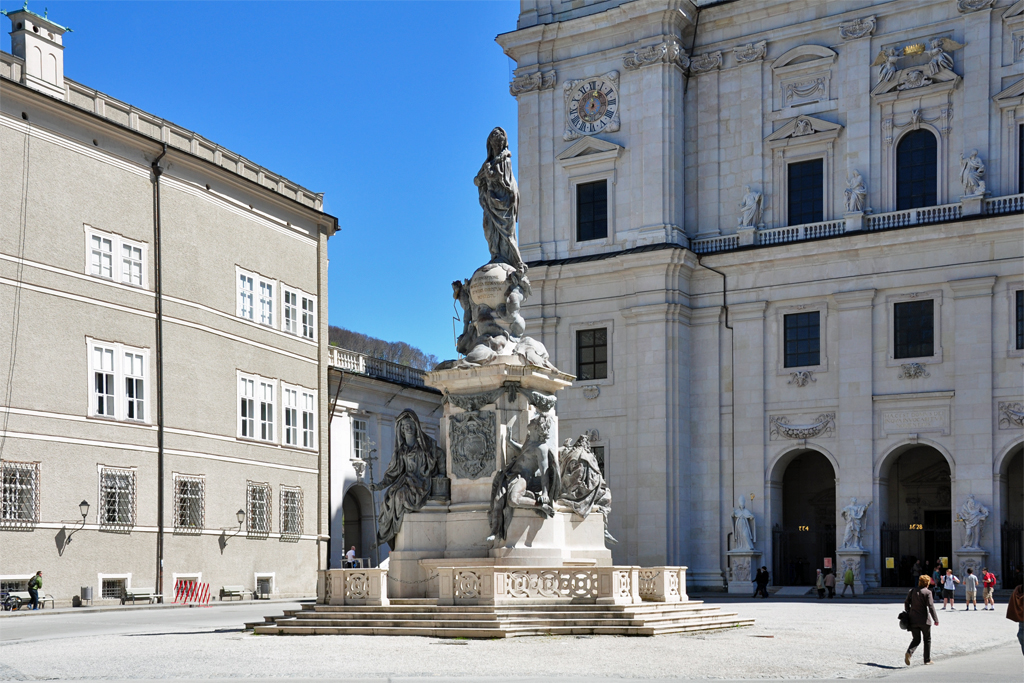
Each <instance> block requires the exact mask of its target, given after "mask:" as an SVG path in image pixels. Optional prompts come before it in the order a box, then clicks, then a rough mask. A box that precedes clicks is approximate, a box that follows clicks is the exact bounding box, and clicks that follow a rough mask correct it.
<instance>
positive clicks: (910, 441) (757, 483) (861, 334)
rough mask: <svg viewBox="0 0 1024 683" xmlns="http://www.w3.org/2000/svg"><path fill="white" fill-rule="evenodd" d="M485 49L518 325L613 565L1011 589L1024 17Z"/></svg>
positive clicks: (576, 9)
mask: <svg viewBox="0 0 1024 683" xmlns="http://www.w3.org/2000/svg"><path fill="white" fill-rule="evenodd" d="M510 28H511V27H510ZM497 41H498V43H499V44H500V45H501V46H502V48H503V49H504V50H505V52H506V54H508V55H509V56H510V57H511V58H512V59H513V60H515V62H516V65H517V66H516V70H515V74H514V78H513V80H512V82H511V83H510V91H511V94H512V95H513V96H514V97H516V98H517V101H518V110H519V120H518V129H519V148H518V155H517V158H518V164H519V173H518V178H519V187H520V191H521V194H522V204H521V208H520V213H519V217H520V225H519V230H520V247H521V250H522V254H523V258H524V259H525V260H526V261H527V262H528V263H529V266H530V271H529V276H530V279H531V281H532V283H533V296H532V297H531V298H530V299H529V300H528V301H527V302H526V305H525V306H524V309H523V311H524V315H525V316H526V317H527V319H528V325H529V328H530V329H531V330H534V331H539V334H540V336H541V338H542V341H543V342H544V344H545V345H546V346H547V348H548V350H549V351H550V352H551V355H552V361H553V362H554V363H555V364H556V365H558V366H559V367H560V368H562V369H563V370H566V371H568V372H572V373H574V374H576V375H577V377H578V379H577V381H576V383H575V385H574V388H573V389H571V390H567V391H565V392H563V393H562V395H561V396H560V398H559V416H560V419H561V424H562V429H563V430H564V431H566V432H568V433H573V434H577V433H582V432H584V431H590V432H591V433H594V432H597V433H598V436H599V440H597V439H595V440H594V442H595V443H596V444H597V445H599V446H601V447H603V448H604V454H605V460H606V474H607V478H608V480H609V483H610V486H611V488H612V491H613V492H614V496H615V502H614V505H613V513H612V517H611V532H612V534H613V535H615V536H616V537H617V538H619V539H620V541H621V542H620V544H619V545H618V546H615V549H614V551H613V552H614V554H615V561H616V563H619V564H642V565H660V564H685V565H688V566H689V568H690V570H689V576H690V580H691V581H692V582H693V583H694V584H696V585H702V586H708V587H712V586H723V585H724V584H725V583H726V582H728V581H733V582H735V583H736V584H737V585H741V584H744V583H745V587H746V588H749V579H748V578H746V577H745V572H746V571H748V569H747V568H748V567H749V566H750V564H751V562H756V563H757V564H764V565H767V566H768V567H769V568H770V569H771V570H772V572H773V575H774V581H775V583H776V584H783V585H786V584H806V583H807V582H808V581H810V580H811V579H812V578H813V576H814V570H815V568H818V567H822V566H826V565H827V564H828V563H834V564H840V565H845V564H849V565H850V566H852V567H854V568H855V571H856V574H857V580H858V583H859V584H860V585H861V586H877V585H879V584H881V585H906V584H907V582H908V581H910V580H911V578H910V576H909V575H910V573H911V570H912V569H913V565H914V562H915V561H917V562H921V563H924V562H925V561H928V562H932V563H934V562H936V561H943V559H944V561H945V562H946V563H947V564H949V565H950V566H953V567H954V569H956V570H957V571H962V570H963V569H964V568H965V567H967V566H975V567H977V566H978V565H979V564H988V565H989V567H990V568H991V569H993V570H994V571H995V572H996V573H1002V575H1003V579H1004V581H1007V582H1009V581H1012V577H1013V574H1014V573H1016V572H1019V571H1020V567H1021V564H1022V559H1024V558H1022V554H1021V533H1022V531H1021V530H1022V524H1024V456H1022V448H1024V446H1022V444H1024V433H1022V424H1024V423H1022V419H1024V408H1022V402H1024V382H1022V372H1021V359H1022V358H1024V277H1022V273H1024V269H1022V247H1024V239H1022V210H1024V194H1022V193H1024V170H1022V156H1024V155H1022V149H1024V148H1022V145H1024V141H1022V138H1024V99H1022V97H1024V78H1022V66H1024V2H1016V3H1012V2H1008V1H999V2H996V1H994V0H958V1H957V2H953V1H948V2H934V1H926V0H891V1H886V2H877V1H876V2H872V1H870V0H851V1H849V2H830V3H820V2H808V1H806V0H786V1H782V2H777V1H773V0H736V1H733V2H710V3H708V2H701V3H696V4H695V3H691V2H689V1H688V0H633V1H631V2H622V1H618V0H606V1H603V2H586V1H584V2H579V1H575V0H574V1H570V0H564V1H563V0H523V2H522V3H521V12H520V16H519V22H518V26H517V27H515V30H511V31H510V32H509V33H505V34H502V35H500V36H498V38H497ZM972 496H973V497H972ZM853 497H856V498H857V499H858V501H859V502H858V503H857V504H856V505H853V503H852V501H851V499H852V498H853ZM739 498H743V499H744V503H745V507H746V508H747V509H749V510H750V511H751V512H753V514H754V516H755V521H756V523H755V525H754V527H755V528H754V530H753V531H754V532H755V535H756V539H755V541H754V544H753V545H754V550H755V551H756V552H754V553H746V555H744V556H743V557H741V556H740V554H737V548H736V547H735V546H734V545H733V542H734V538H733V524H732V515H733V511H734V508H737V507H739V506H738V503H737V500H738V499H739ZM865 505H867V506H868V507H866V508H864V509H862V506H865ZM851 506H852V507H851ZM844 511H845V515H846V516H845V517H844ZM848 518H849V519H848ZM851 519H852V521H850V520H851ZM979 533H980V536H979ZM844 546H845V547H844ZM741 560H742V563H743V564H740V561H741Z"/></svg>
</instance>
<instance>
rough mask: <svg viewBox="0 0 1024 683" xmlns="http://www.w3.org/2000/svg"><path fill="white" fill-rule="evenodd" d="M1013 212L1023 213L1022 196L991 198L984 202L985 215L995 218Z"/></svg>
mask: <svg viewBox="0 0 1024 683" xmlns="http://www.w3.org/2000/svg"><path fill="white" fill-rule="evenodd" d="M1014 211H1024V194H1011V195H1009V196H1007V197H992V198H991V199H986V200H985V214H986V215H989V216H997V215H999V214H1001V213H1013V212H1014Z"/></svg>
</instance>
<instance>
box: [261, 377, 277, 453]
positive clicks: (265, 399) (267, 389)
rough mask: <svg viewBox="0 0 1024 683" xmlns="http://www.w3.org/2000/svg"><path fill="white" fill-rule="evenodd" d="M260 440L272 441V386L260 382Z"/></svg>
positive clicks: (270, 383) (271, 384) (269, 383)
mask: <svg viewBox="0 0 1024 683" xmlns="http://www.w3.org/2000/svg"><path fill="white" fill-rule="evenodd" d="M259 391H260V393H259V399H260V438H261V439H262V440H264V441H273V440H274V384H273V383H272V382H260V388H259Z"/></svg>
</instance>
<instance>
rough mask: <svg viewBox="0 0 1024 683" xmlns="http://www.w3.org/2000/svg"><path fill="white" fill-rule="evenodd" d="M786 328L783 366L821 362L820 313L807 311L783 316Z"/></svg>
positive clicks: (796, 366) (795, 366)
mask: <svg viewBox="0 0 1024 683" xmlns="http://www.w3.org/2000/svg"><path fill="white" fill-rule="evenodd" d="M783 323H784V326H785V328H786V359H785V367H787V368H799V367H806V366H809V365H820V364H821V313H820V312H818V311H809V312H807V313H794V314H792V315H786V316H783Z"/></svg>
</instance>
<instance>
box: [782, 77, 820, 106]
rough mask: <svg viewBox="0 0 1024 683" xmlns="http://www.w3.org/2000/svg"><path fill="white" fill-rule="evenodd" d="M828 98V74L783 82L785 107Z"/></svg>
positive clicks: (783, 103)
mask: <svg viewBox="0 0 1024 683" xmlns="http://www.w3.org/2000/svg"><path fill="white" fill-rule="evenodd" d="M826 99H828V77H827V76H824V75H815V76H812V77H811V78H806V79H801V80H796V81H789V82H786V83H783V84H782V106H784V107H791V106H793V105H795V104H803V103H804V102H818V101H821V100H826Z"/></svg>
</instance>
